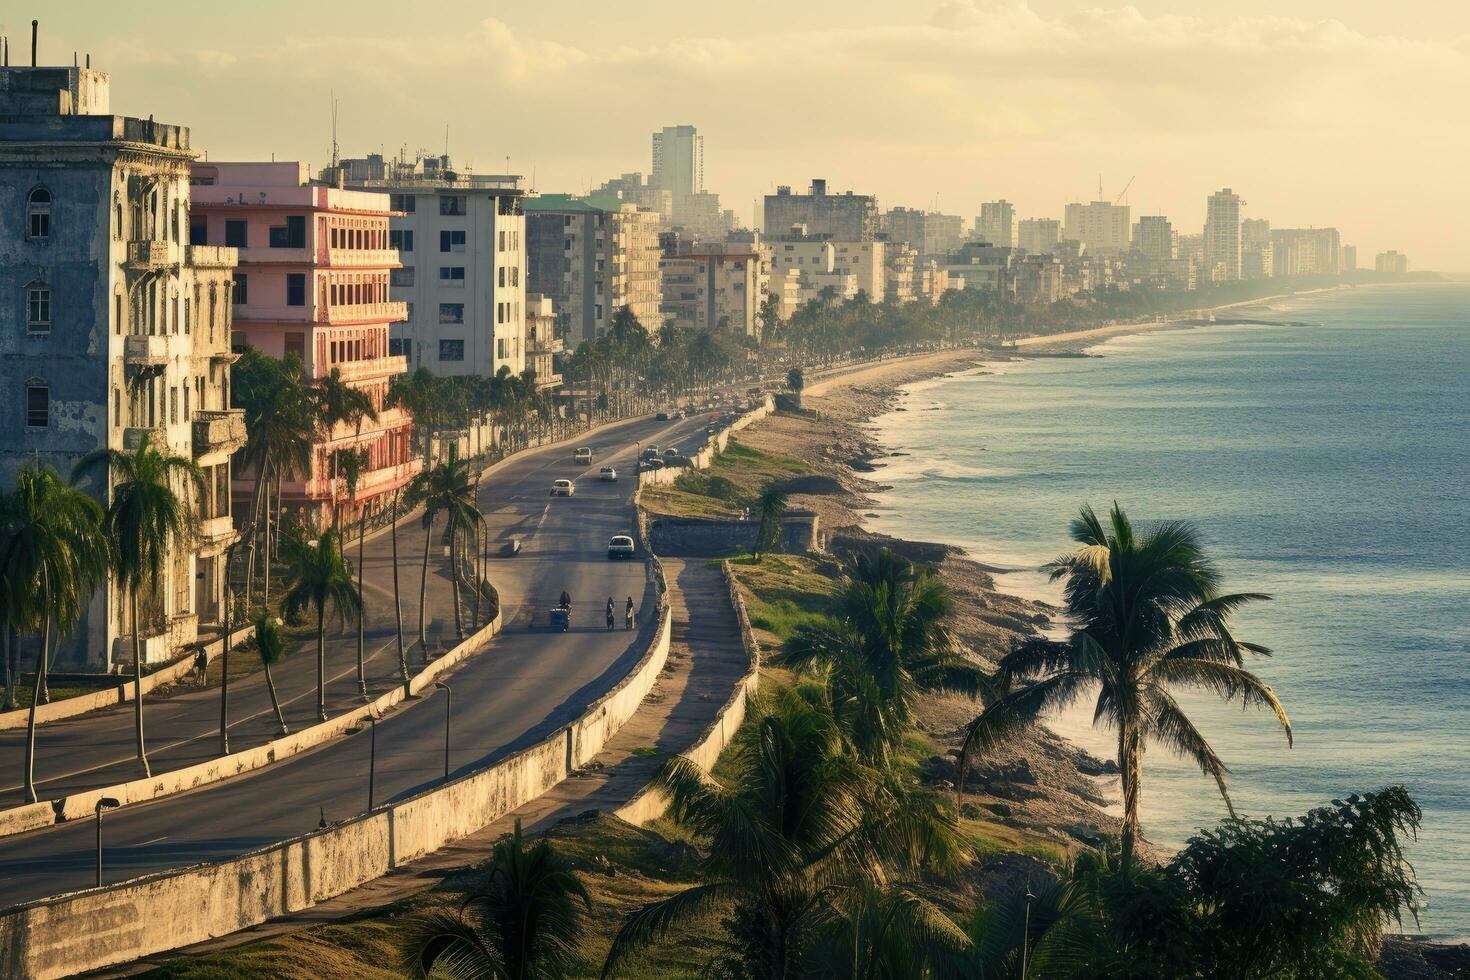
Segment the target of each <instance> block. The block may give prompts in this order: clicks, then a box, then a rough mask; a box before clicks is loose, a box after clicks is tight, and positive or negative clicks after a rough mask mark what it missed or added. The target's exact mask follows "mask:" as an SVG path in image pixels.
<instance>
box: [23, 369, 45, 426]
mask: <svg viewBox="0 0 1470 980" xmlns="http://www.w3.org/2000/svg"><path fill="white" fill-rule="evenodd" d="M50 426H51V386H50V385H48V384H47V383H46V381H45V379H43V378H31V379H30V380H29V381H27V382H26V428H28V429H46V428H49V427H50Z"/></svg>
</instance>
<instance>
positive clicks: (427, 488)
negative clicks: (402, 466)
mask: <svg viewBox="0 0 1470 980" xmlns="http://www.w3.org/2000/svg"><path fill="white" fill-rule="evenodd" d="M414 495H415V496H416V497H419V498H420V499H422V500H423V504H424V516H423V525H424V567H423V577H422V578H421V579H420V582H419V645H420V646H422V647H423V650H424V656H425V658H427V657H428V650H429V638H428V633H427V628H428V624H427V621H426V620H425V618H424V614H425V608H424V607H425V602H426V600H427V598H428V589H429V546H430V545H431V544H432V542H433V538H434V519H435V518H436V517H438V515H439V513H440V511H443V512H444V513H445V515H446V516H447V517H448V524H449V541H450V569H449V580H450V582H451V584H452V586H453V591H454V625H455V629H456V630H457V631H458V633H459V635H460V637H461V638H463V636H464V628H463V625H462V624H461V622H460V614H459V574H458V569H457V568H456V567H454V565H453V562H454V560H455V558H456V557H457V553H456V552H455V550H454V539H455V531H456V530H457V529H458V528H461V527H478V526H479V524H480V510H479V508H478V507H477V506H476V505H475V481H474V478H473V477H472V476H471V474H470V469H469V466H468V464H466V463H465V462H464V461H463V460H461V459H460V458H459V457H458V454H457V453H456V452H455V451H454V450H453V449H452V448H451V449H450V451H449V458H448V459H446V460H445V461H444V462H443V463H440V464H439V465H438V466H434V467H431V468H429V469H427V470H425V471H424V472H423V473H421V474H419V476H418V477H417V479H416V480H415V489H414Z"/></svg>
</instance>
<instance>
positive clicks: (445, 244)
mask: <svg viewBox="0 0 1470 980" xmlns="http://www.w3.org/2000/svg"><path fill="white" fill-rule="evenodd" d="M439 251H441V252H463V251H464V232H462V231H441V232H439Z"/></svg>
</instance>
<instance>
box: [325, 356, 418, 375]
mask: <svg viewBox="0 0 1470 980" xmlns="http://www.w3.org/2000/svg"><path fill="white" fill-rule="evenodd" d="M332 368H336V369H337V370H338V371H339V372H341V375H342V380H343V381H366V380H370V379H376V378H385V377H386V378H391V377H393V376H394V375H399V374H402V373H404V372H405V371H407V370H408V358H406V357H404V356H403V355H402V354H396V355H393V356H391V357H369V358H365V359H364V360H361V361H338V362H337V363H335V364H329V365H327V370H329V371H330V370H331V369H332Z"/></svg>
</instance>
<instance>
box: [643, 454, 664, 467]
mask: <svg viewBox="0 0 1470 980" xmlns="http://www.w3.org/2000/svg"><path fill="white" fill-rule="evenodd" d="M643 468H644V469H645V470H661V469H663V468H664V461H663V460H661V459H659V458H658V457H657V456H654V457H652V458H650V459H645V460H644V461H643Z"/></svg>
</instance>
